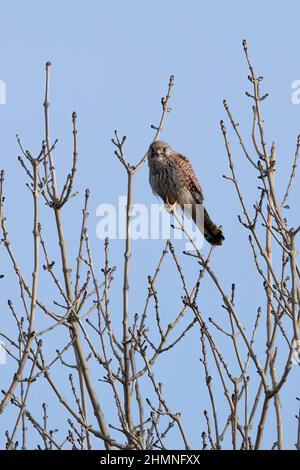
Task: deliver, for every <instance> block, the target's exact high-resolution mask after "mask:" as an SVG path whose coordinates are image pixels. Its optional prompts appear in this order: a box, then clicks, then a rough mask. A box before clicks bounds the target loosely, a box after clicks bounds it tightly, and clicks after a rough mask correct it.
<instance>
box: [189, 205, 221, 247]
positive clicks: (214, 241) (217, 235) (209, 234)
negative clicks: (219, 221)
mask: <svg viewBox="0 0 300 470" xmlns="http://www.w3.org/2000/svg"><path fill="white" fill-rule="evenodd" d="M191 215H192V219H193V221H194V222H195V224H196V225H197V227H198V228H199V230H200V231H201V232H202V233H203V235H204V238H205V240H206V241H208V242H209V243H210V244H211V245H213V246H214V245H222V243H223V241H224V240H225V237H224V235H223V232H222V230H221V229H220V228H219V227H218V226H217V225H216V224H214V222H213V221H212V220H211V218H210V217H209V215H208V213H207V211H206V209H203V205H202V204H193V205H192V213H191Z"/></svg>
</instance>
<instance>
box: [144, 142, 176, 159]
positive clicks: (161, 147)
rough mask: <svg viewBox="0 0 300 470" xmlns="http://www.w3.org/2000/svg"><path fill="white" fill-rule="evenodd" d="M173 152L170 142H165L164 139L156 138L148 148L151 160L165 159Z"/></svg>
mask: <svg viewBox="0 0 300 470" xmlns="http://www.w3.org/2000/svg"><path fill="white" fill-rule="evenodd" d="M171 153H172V149H171V147H170V145H169V144H167V143H166V142H163V141H162V140H156V141H155V142H152V144H150V147H149V150H148V159H149V160H152V161H153V160H154V159H158V160H163V159H164V158H165V157H168V156H169V155H170V154H171Z"/></svg>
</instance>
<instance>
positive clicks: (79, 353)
mask: <svg viewBox="0 0 300 470" xmlns="http://www.w3.org/2000/svg"><path fill="white" fill-rule="evenodd" d="M50 67H51V63H50V62H47V64H46V88H45V101H44V110H45V140H46V145H47V152H48V158H49V164H50V172H51V175H52V180H51V181H52V191H53V201H52V207H53V209H54V214H55V221H56V228H57V233H58V240H59V247H60V254H61V261H62V271H63V276H64V282H65V287H66V292H67V296H68V300H69V303H70V305H72V304H73V291H72V284H71V276H70V268H69V266H68V261H67V249H66V242H65V238H64V232H63V226H62V219H61V205H60V204H59V202H60V198H59V195H58V188H57V183H56V173H55V167H54V163H53V159H52V155H51V147H50V133H49V113H48V109H49V100H48V94H49V75H50ZM73 124H74V115H73ZM73 130H74V129H73ZM74 139H76V134H74ZM75 154H76V158H77V151H76V152H75V151H74V158H75ZM70 334H71V337H72V338H73V339H74V349H75V355H76V361H77V368H78V373H79V376H80V374H81V373H82V375H83V378H84V382H85V385H86V388H87V392H88V395H89V398H90V400H91V403H92V406H93V410H94V414H95V417H96V419H97V422H98V425H99V428H100V430H101V432H102V434H103V435H104V436H105V437H106V438H107V439H109V433H108V428H107V426H106V422H105V419H104V414H103V411H102V409H101V407H100V404H99V401H98V398H97V395H96V392H95V390H94V386H93V383H92V380H91V376H90V372H89V368H88V365H87V361H86V358H85V354H84V350H83V347H82V344H81V340H80V334H79V330H78V326H77V323H76V319H75V318H73V321H72V326H71V327H70ZM79 379H80V377H79ZM104 444H105V447H106V448H107V449H110V444H109V442H108V440H105V442H104Z"/></svg>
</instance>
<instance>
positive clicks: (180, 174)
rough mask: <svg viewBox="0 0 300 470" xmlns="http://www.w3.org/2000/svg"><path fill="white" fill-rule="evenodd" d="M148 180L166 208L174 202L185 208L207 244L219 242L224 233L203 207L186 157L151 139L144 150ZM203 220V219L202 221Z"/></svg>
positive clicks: (172, 207) (196, 181) (197, 183)
mask: <svg viewBox="0 0 300 470" xmlns="http://www.w3.org/2000/svg"><path fill="white" fill-rule="evenodd" d="M148 165H149V182H150V186H151V188H152V190H153V192H154V194H157V195H159V196H160V197H161V198H162V200H163V201H164V203H165V205H166V206H167V207H168V208H169V210H170V211H173V212H174V211H175V209H176V206H177V205H178V206H179V207H180V209H182V210H188V212H189V214H190V215H191V217H192V219H193V221H194V222H195V223H196V224H197V226H198V228H199V229H200V230H201V231H203V232H204V233H203V235H204V238H205V239H206V240H207V241H208V242H209V243H210V244H211V245H222V243H223V241H224V239H225V238H224V235H223V233H222V230H221V229H220V228H219V227H218V226H217V225H215V224H214V222H213V221H212V220H211V218H210V217H209V215H208V213H207V211H206V209H205V208H204V210H203V202H204V197H203V193H202V189H201V186H200V184H199V181H198V179H197V177H196V175H195V173H194V170H193V168H192V165H191V164H190V162H189V160H188V159H187V158H186V157H185V156H184V155H181V154H180V153H178V152H176V151H175V150H173V149H172V148H171V147H170V146H169V145H168V144H167V143H166V142H162V141H156V142H152V144H151V145H150V147H149V150H148ZM203 219H204V220H203ZM201 222H202V223H201Z"/></svg>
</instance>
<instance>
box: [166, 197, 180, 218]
mask: <svg viewBox="0 0 300 470" xmlns="http://www.w3.org/2000/svg"><path fill="white" fill-rule="evenodd" d="M176 206H177V201H176V200H175V201H174V202H173V204H171V203H170V202H169V200H168V198H166V201H165V209H166V211H168V212H169V213H170V214H175V211H176Z"/></svg>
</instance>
